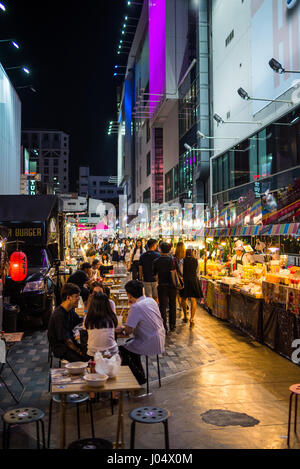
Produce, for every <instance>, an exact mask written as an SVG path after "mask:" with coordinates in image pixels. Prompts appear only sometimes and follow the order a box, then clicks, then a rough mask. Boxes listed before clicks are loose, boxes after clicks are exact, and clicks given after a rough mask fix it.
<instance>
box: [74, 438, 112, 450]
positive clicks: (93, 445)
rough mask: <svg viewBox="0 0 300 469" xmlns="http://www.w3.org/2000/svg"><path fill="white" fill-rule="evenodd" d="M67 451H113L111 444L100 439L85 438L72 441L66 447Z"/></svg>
mask: <svg viewBox="0 0 300 469" xmlns="http://www.w3.org/2000/svg"><path fill="white" fill-rule="evenodd" d="M68 449H113V444H112V443H111V442H110V441H108V440H103V439H102V438H87V439H84V440H77V441H73V443H71V444H70V445H69V446H68Z"/></svg>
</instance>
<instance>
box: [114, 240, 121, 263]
mask: <svg viewBox="0 0 300 469" xmlns="http://www.w3.org/2000/svg"><path fill="white" fill-rule="evenodd" d="M119 251H120V247H119V241H118V240H117V239H114V241H113V246H112V261H113V262H119Z"/></svg>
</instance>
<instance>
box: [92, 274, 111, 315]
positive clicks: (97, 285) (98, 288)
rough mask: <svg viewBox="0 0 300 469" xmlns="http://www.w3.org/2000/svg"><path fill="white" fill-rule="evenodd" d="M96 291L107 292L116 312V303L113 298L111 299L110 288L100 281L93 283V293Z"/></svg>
mask: <svg viewBox="0 0 300 469" xmlns="http://www.w3.org/2000/svg"><path fill="white" fill-rule="evenodd" d="M95 293H105V295H106V296H107V298H108V300H109V303H110V306H111V309H112V311H113V313H116V304H115V302H114V301H113V300H111V299H110V289H109V288H108V287H107V286H105V285H103V284H102V283H100V282H95V283H93V285H92V289H91V294H92V295H94V294H95Z"/></svg>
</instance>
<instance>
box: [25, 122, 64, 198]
mask: <svg viewBox="0 0 300 469" xmlns="http://www.w3.org/2000/svg"><path fill="white" fill-rule="evenodd" d="M22 145H23V146H24V147H25V148H27V150H28V151H29V156H30V162H31V163H36V172H37V173H39V174H41V182H42V183H44V184H49V185H50V186H51V187H52V188H53V192H54V193H55V194H60V193H67V192H68V191H69V135H67V134H66V133H65V132H62V131H58V130H38V129H36V130H34V129H32V130H24V131H22Z"/></svg>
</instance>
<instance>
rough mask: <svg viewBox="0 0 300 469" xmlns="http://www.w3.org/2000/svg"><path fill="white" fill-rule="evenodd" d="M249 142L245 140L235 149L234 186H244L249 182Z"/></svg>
mask: <svg viewBox="0 0 300 469" xmlns="http://www.w3.org/2000/svg"><path fill="white" fill-rule="evenodd" d="M249 148H250V144H249V140H245V141H244V142H242V143H241V144H239V145H237V146H236V147H235V150H236V151H235V152H234V154H235V155H234V159H235V168H234V180H235V186H240V185H242V184H246V183H247V182H249V181H250V170H249Z"/></svg>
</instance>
